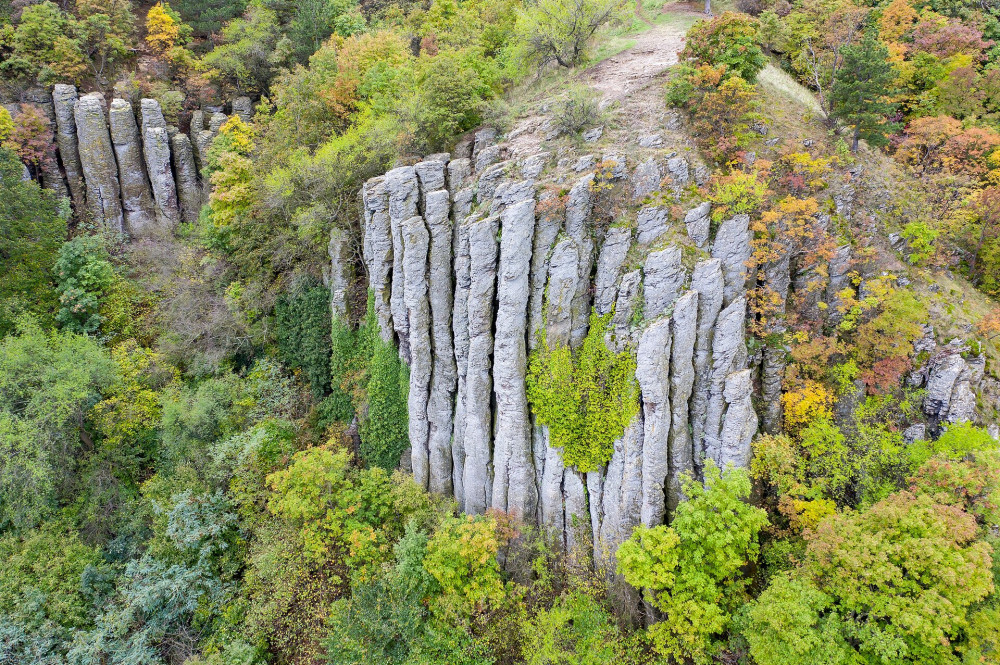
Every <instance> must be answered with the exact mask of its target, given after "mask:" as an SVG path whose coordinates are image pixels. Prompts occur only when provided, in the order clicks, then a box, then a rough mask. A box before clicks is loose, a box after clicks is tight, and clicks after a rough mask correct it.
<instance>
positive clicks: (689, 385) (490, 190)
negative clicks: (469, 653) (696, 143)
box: [331, 134, 758, 561]
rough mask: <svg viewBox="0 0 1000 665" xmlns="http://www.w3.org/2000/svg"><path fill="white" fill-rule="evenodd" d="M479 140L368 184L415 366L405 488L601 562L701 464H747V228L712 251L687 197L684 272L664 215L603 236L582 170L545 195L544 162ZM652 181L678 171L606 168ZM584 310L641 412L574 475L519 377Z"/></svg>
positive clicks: (385, 301)
mask: <svg viewBox="0 0 1000 665" xmlns="http://www.w3.org/2000/svg"><path fill="white" fill-rule="evenodd" d="M491 138H492V137H490V136H488V135H486V134H480V135H479V136H477V141H476V146H475V149H474V151H473V153H472V156H471V159H469V158H461V159H451V158H450V156H449V155H434V156H431V157H430V158H427V159H425V160H424V161H422V162H420V163H418V164H415V165H413V166H403V167H399V168H396V169H393V170H392V171H389V172H388V173H386V174H385V175H384V176H380V177H378V178H374V179H372V180H370V181H369V182H368V183H367V184H366V185H365V187H364V190H363V195H362V198H363V210H364V220H363V227H364V242H363V249H364V261H365V265H366V268H367V272H368V280H369V288H370V289H371V291H372V295H373V298H374V306H375V313H376V316H377V319H378V323H379V327H380V332H381V335H382V337H383V339H385V340H386V341H393V342H395V343H396V344H397V345H398V348H399V352H400V355H401V357H402V358H403V359H404V361H406V362H407V363H408V364H409V366H410V386H409V396H408V407H409V437H410V445H411V449H410V451H409V453H408V454H409V456H410V465H411V467H412V470H413V474H414V477H415V478H416V480H417V482H418V483H419V484H420V485H422V486H423V487H425V488H427V489H429V490H432V491H435V492H440V493H445V494H451V495H453V496H454V497H455V498H456V499H457V500H458V502H459V504H460V506H461V508H462V509H463V510H465V511H466V512H469V513H482V512H484V511H485V510H487V509H490V508H495V509H499V510H504V511H508V512H511V513H515V514H517V515H520V516H522V517H524V518H526V519H529V520H531V521H535V522H537V523H539V524H541V525H543V526H544V527H545V528H546V529H547V530H549V532H550V533H551V534H552V535H553V536H554V537H555V538H556V539H557V540H559V542H560V543H561V544H562V545H563V546H565V547H568V548H571V549H572V548H575V547H577V546H582V545H585V544H591V543H592V545H593V548H594V556H595V559H596V560H598V561H606V560H607V559H608V557H609V556H610V555H611V554H612V553H613V551H614V550H615V549H616V548H617V545H618V544H619V543H620V542H622V540H624V539H625V538H627V537H628V536H629V534H630V533H631V530H632V529H633V528H634V527H635V526H637V525H639V524H646V525H655V524H661V523H663V522H664V521H665V520H666V519H668V517H669V513H670V511H672V510H673V509H674V508H675V507H676V505H677V503H678V502H679V501H680V500H681V499H682V496H681V485H680V478H681V475H682V474H685V473H693V474H698V473H699V472H700V471H701V469H702V468H703V464H704V460H705V459H706V458H711V459H712V460H714V461H715V462H716V463H717V464H719V465H720V466H724V465H726V464H733V465H737V466H739V465H745V464H747V463H748V462H749V456H750V442H751V440H752V438H753V436H754V435H755V433H756V432H757V427H758V419H757V415H756V413H755V411H754V408H753V405H752V404H751V392H752V390H753V385H752V380H751V370H750V369H749V368H748V366H747V364H748V353H747V347H746V343H745V340H744V329H745V317H746V309H747V308H746V296H745V289H746V280H747V268H746V262H747V259H748V258H749V253H750V231H749V228H748V225H749V220H748V218H747V217H746V216H736V217H733V218H731V219H728V220H724V221H723V222H722V224H721V225H720V226H719V229H718V231H717V232H716V234H715V239H714V242H711V243H710V242H709V241H710V238H709V213H710V207H709V205H708V204H702V205H700V206H698V207H697V208H695V209H693V210H692V211H691V212H690V213H689V214H688V215H687V217H686V219H685V225H681V224H677V228H679V229H681V231H682V232H687V233H689V236H690V238H691V242H690V243H688V242H685V243H684V244H686V245H688V246H693V247H705V248H708V249H709V251H708V252H707V253H706V252H704V251H702V250H697V249H695V250H694V253H696V254H697V253H698V252H701V253H702V254H703V257H702V258H701V260H695V261H694V262H693V264H694V265H693V270H692V269H689V268H688V267H686V266H685V261H684V253H683V252H682V249H681V247H680V246H679V245H677V244H665V243H666V242H667V241H666V239H665V238H664V237H663V236H664V235H665V234H666V233H667V231H668V230H669V227H670V226H671V223H670V217H669V214H668V213H667V210H666V209H663V208H658V207H646V208H643V209H642V210H641V211H639V212H638V214H637V220H636V224H618V225H613V226H611V227H610V228H608V229H606V230H603V231H599V230H598V225H596V224H595V223H594V222H595V215H596V213H595V212H594V204H595V199H596V197H597V196H598V195H599V194H598V191H597V190H598V187H597V186H596V185H595V174H594V173H588V174H586V175H583V176H582V177H580V176H577V179H576V180H575V181H574V182H571V183H569V184H568V187H567V190H568V191H567V193H566V194H565V196H564V197H562V201H561V203H560V201H558V200H557V195H556V194H554V193H553V191H552V188H544V187H543V186H542V183H541V182H540V177H541V175H542V173H543V171H544V170H545V168H546V167H547V166H548V165H549V162H550V161H551V160H550V156H549V155H548V154H546V153H540V154H537V155H533V156H531V157H528V158H527V159H523V160H507V161H502V160H501V157H502V156H503V153H502V150H501V147H500V146H497V145H493V144H492V141H491ZM663 173H668V174H670V176H671V177H672V178H674V180H675V181H676V180H683V179H687V178H689V177H690V176H689V171H688V165H687V162H686V161H685V160H684V159H683V158H678V157H673V158H672V159H670V160H669V161H668V162H667V163H666V164H665V165H664V168H662V169H661V165H660V164H659V163H657V162H656V161H655V159H651V160H648V161H646V162H643V163H642V164H640V165H639V166H638V167H637V169H636V170H635V172H634V173H632V174H631V177H629V174H628V173H627V171H626V169H625V168H623V167H615V168H614V169H613V175H612V177H613V178H614V179H616V180H617V181H618V184H621V185H623V186H625V187H627V188H629V193H630V194H631V193H633V192H632V190H635V191H634V194H635V196H636V197H637V198H636V200H637V201H638V200H642V199H643V198H644V197H646V196H648V194H650V192H651V191H653V190H652V189H650V187H651V186H652V185H650V184H649V183H650V182H653V181H655V182H657V183H658V182H660V180H661V178H662V177H663ZM682 184H683V183H682ZM636 226H637V227H638V229H636V228H634V227H636ZM332 246H333V244H331V247H332ZM331 252H332V250H331ZM331 255H332V254H331ZM636 256H638V257H640V258H639V259H638V260H636V259H635V258H634V257H636ZM334 264H335V269H334V271H333V272H335V273H336V272H337V269H336V265H337V261H334ZM331 279H333V278H332V277H331ZM592 311H593V312H596V313H597V314H598V315H608V314H611V315H612V318H611V321H610V324H609V325H608V328H607V333H606V340H605V341H606V343H607V345H608V347H609V348H610V349H612V350H614V351H622V350H625V349H628V350H629V351H630V352H634V353H635V354H636V357H637V363H636V371H635V379H636V382H637V384H638V386H639V390H640V394H641V397H640V401H641V406H640V409H639V413H638V415H637V416H636V417H635V418H634V419H633V420H632V422H631V423H630V424H629V425H628V426H627V427H626V428H625V431H624V432H623V433H622V435H621V437H620V438H618V440H617V441H615V442H614V450H613V453H612V454H611V457H610V460H607V463H606V464H603V465H601V466H600V468H598V469H597V470H592V471H588V472H581V471H579V470H578V469H576V468H573V467H566V465H565V464H564V461H563V460H564V456H563V453H564V451H562V450H561V449H559V448H557V447H553V446H551V445H550V443H549V441H550V438H549V433H548V429H547V427H545V426H544V425H542V424H540V423H539V422H537V420H536V418H535V415H534V413H533V412H532V409H531V406H530V404H529V401H528V397H527V390H526V373H527V367H528V362H529V355H530V353H531V351H532V349H534V348H536V346H537V344H538V343H539V341H540V340H541V339H544V341H545V342H546V344H547V345H548V346H549V348H556V347H558V346H563V345H569V346H570V348H572V349H576V348H578V347H580V345H581V344H582V343H583V341H584V339H585V338H586V337H587V333H588V330H589V323H590V320H591V312H592ZM542 336H544V337H542Z"/></svg>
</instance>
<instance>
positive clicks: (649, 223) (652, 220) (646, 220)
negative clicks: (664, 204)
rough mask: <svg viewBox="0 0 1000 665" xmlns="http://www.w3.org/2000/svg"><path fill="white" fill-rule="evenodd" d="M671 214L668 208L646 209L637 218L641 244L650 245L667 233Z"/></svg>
mask: <svg viewBox="0 0 1000 665" xmlns="http://www.w3.org/2000/svg"><path fill="white" fill-rule="evenodd" d="M669 218H670V213H669V211H667V209H666V208H660V207H645V208H643V209H642V210H640V211H639V214H638V215H637V216H636V220H635V221H636V224H637V226H638V227H639V237H638V240H639V244H640V245H648V244H649V243H651V242H653V241H654V240H656V239H657V238H659V237H660V236H662V235H663V234H664V233H666V232H667V221H668V220H669Z"/></svg>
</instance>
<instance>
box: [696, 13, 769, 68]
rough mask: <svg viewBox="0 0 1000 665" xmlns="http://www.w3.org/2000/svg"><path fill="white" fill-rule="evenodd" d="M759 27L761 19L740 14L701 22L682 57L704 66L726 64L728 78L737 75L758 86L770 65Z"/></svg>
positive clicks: (724, 15)
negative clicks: (763, 49)
mask: <svg viewBox="0 0 1000 665" xmlns="http://www.w3.org/2000/svg"><path fill="white" fill-rule="evenodd" d="M759 28H760V23H759V22H758V21H757V19H755V18H752V17H750V16H747V15H746V14H740V13H736V12H725V13H724V14H722V15H721V16H716V17H715V18H712V19H710V20H707V21H700V22H698V23H696V24H695V25H694V27H692V28H691V29H690V30H689V31H688V34H687V43H686V44H685V46H684V50H683V51H681V57H682V58H692V59H694V61H695V63H696V64H701V65H711V66H713V67H718V66H719V65H725V67H726V71H725V74H724V75H725V76H727V77H728V76H731V75H734V74H735V75H737V76H739V77H741V78H742V79H743V80H744V81H746V82H747V83H755V82H756V81H757V74H758V73H760V70H762V69H764V66H765V65H766V64H767V57H766V56H765V55H764V52H763V51H762V50H761V48H760V46H759V45H758V41H759V35H758V31H759Z"/></svg>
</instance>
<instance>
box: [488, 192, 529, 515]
mask: <svg viewBox="0 0 1000 665" xmlns="http://www.w3.org/2000/svg"><path fill="white" fill-rule="evenodd" d="M500 223H501V237H500V268H499V271H498V273H497V317H496V342H495V346H494V352H493V357H494V366H495V369H494V380H495V385H494V394H495V397H496V405H497V417H496V437H495V439H494V461H493V466H494V479H493V499H492V506H493V507H494V508H497V509H500V510H504V511H507V512H511V513H514V514H516V515H520V516H522V517H528V518H529V519H530V516H533V515H534V514H535V505H536V501H537V496H536V488H535V469H534V464H533V459H534V458H533V453H532V444H531V432H530V427H531V424H530V416H529V412H528V398H527V395H526V392H525V382H524V377H525V371H526V369H527V363H528V358H527V348H526V343H525V331H526V330H527V312H526V307H525V304H526V303H527V302H528V294H529V279H528V271H529V267H530V265H531V246H532V241H533V238H534V231H535V202H534V200H532V199H527V200H524V201H522V202H520V203H517V204H516V205H513V206H510V207H508V208H505V209H504V211H503V212H502V213H501V215H500Z"/></svg>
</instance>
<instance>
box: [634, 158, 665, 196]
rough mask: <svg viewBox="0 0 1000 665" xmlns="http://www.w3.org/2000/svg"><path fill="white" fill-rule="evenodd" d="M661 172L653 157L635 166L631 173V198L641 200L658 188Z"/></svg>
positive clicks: (661, 177) (661, 176)
mask: <svg viewBox="0 0 1000 665" xmlns="http://www.w3.org/2000/svg"><path fill="white" fill-rule="evenodd" d="M662 179H663V174H662V173H661V172H660V165H659V164H657V163H656V160H655V159H647V160H646V161H644V162H643V163H642V164H639V166H637V167H636V168H635V173H634V174H633V175H632V198H633V199H635V200H636V201H641V200H642V199H644V198H646V197H647V196H649V195H650V194H652V193H653V192H655V191H656V190H658V189H659V188H660V180H662Z"/></svg>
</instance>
